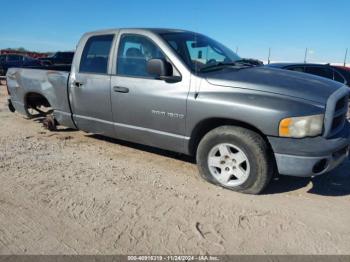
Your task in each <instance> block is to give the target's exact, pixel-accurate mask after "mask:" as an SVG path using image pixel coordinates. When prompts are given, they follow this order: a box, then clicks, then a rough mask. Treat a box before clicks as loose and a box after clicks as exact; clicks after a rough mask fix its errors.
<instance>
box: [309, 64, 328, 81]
mask: <svg viewBox="0 0 350 262" xmlns="http://www.w3.org/2000/svg"><path fill="white" fill-rule="evenodd" d="M305 72H306V73H309V74H313V75H317V76H322V77H326V78H329V79H333V71H332V70H331V69H329V68H327V67H318V66H307V67H306V68H305Z"/></svg>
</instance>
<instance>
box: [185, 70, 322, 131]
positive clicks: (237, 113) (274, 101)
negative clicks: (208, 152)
mask: <svg viewBox="0 0 350 262" xmlns="http://www.w3.org/2000/svg"><path fill="white" fill-rule="evenodd" d="M191 82H192V84H191V90H192V92H191V94H190V96H189V100H188V118H187V132H188V133H187V135H188V136H191V135H192V130H194V128H195V127H196V126H197V125H198V124H199V123H201V122H202V121H204V120H207V119H211V118H222V119H228V120H234V121H239V122H242V123H245V124H248V125H250V126H253V127H255V128H256V129H258V130H260V131H261V132H262V133H263V134H265V135H267V136H278V130H279V123H280V121H281V120H282V119H283V118H286V117H293V116H303V115H314V114H322V113H324V105H321V104H318V103H316V102H310V101H307V100H303V99H299V98H294V97H287V96H283V95H279V94H274V93H268V92H263V91H257V90H251V89H244V88H238V87H225V86H216V85H212V84H210V83H208V82H207V81H206V80H205V79H201V78H199V77H196V76H194V77H193V81H191ZM196 94H198V96H196Z"/></svg>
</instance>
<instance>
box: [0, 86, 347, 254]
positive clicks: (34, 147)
mask: <svg viewBox="0 0 350 262" xmlns="http://www.w3.org/2000/svg"><path fill="white" fill-rule="evenodd" d="M0 92H1V95H0V254H350V161H347V162H345V163H344V164H343V165H342V166H341V167H339V168H338V169H337V170H335V171H334V172H332V173H330V174H328V175H324V176H321V177H316V178H313V179H310V178H293V177H280V178H278V179H277V178H276V179H275V180H274V181H273V182H272V184H271V186H270V187H269V188H268V190H267V191H266V193H265V194H263V195H260V196H250V195H243V194H239V193H234V192H231V191H228V190H224V189H221V188H219V187H216V186H213V185H211V184H208V183H207V182H205V181H202V180H201V179H200V178H199V176H198V174H197V169H196V166H195V164H194V163H193V161H192V160H191V159H190V158H188V157H184V156H179V155H177V154H173V153H169V152H166V151H162V150H158V149H154V148H149V147H144V146H140V145H135V144H131V143H126V142H122V141H118V140H112V139H107V138H103V137H99V136H96V135H91V134H86V133H83V132H80V131H74V130H67V129H64V128H62V129H61V130H60V131H57V132H49V131H46V130H45V129H43V127H42V125H41V124H40V123H38V122H35V121H32V120H31V121H30V120H26V119H24V118H23V117H22V116H20V115H18V114H12V113H10V112H9V111H8V109H7V107H6V103H5V98H6V96H5V88H4V87H3V86H1V87H0Z"/></svg>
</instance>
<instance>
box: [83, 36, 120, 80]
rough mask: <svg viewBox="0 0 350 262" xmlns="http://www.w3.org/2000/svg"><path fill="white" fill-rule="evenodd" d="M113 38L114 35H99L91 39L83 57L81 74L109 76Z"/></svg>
mask: <svg viewBox="0 0 350 262" xmlns="http://www.w3.org/2000/svg"><path fill="white" fill-rule="evenodd" d="M113 37H114V35H99V36H92V37H90V38H89V40H88V41H87V42H86V44H85V47H84V50H83V53H82V56H81V60H80V67H79V72H80V73H96V74H107V69H108V60H109V54H110V50H111V46H112V42H113Z"/></svg>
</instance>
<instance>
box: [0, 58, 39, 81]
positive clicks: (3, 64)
mask: <svg viewBox="0 0 350 262" xmlns="http://www.w3.org/2000/svg"><path fill="white" fill-rule="evenodd" d="M41 65H42V64H41V62H40V61H39V60H37V59H34V58H31V57H29V56H24V55H18V54H7V55H0V76H5V75H6V73H7V70H8V69H9V68H12V67H35V66H41Z"/></svg>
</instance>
